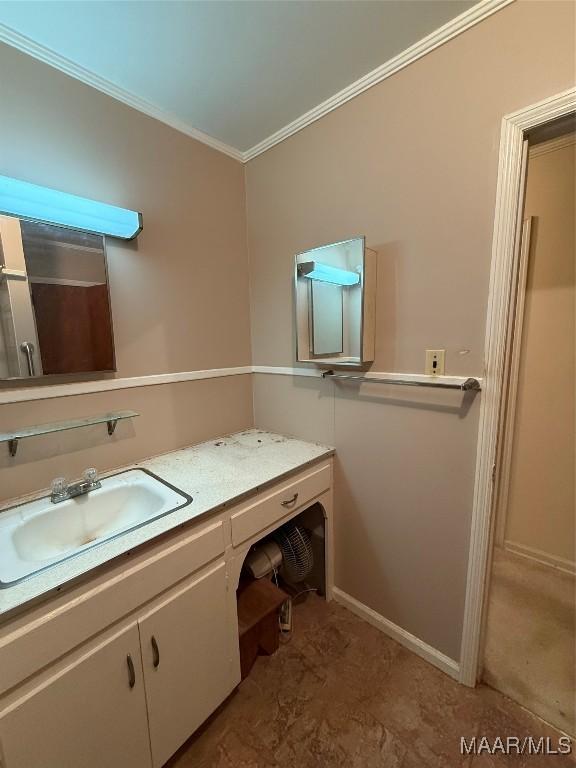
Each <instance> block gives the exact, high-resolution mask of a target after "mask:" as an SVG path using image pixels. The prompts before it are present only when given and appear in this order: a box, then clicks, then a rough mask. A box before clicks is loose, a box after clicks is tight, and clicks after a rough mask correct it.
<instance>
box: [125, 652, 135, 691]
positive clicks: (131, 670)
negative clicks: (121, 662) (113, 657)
mask: <svg viewBox="0 0 576 768" xmlns="http://www.w3.org/2000/svg"><path fill="white" fill-rule="evenodd" d="M126 664H128V685H129V686H130V688H134V686H135V685H136V672H135V671H134V662H133V661H132V656H130V654H128V655H127V656H126Z"/></svg>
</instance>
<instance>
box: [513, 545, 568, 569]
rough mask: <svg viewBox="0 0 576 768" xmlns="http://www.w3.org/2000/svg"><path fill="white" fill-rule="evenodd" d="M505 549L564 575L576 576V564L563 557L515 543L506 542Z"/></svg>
mask: <svg viewBox="0 0 576 768" xmlns="http://www.w3.org/2000/svg"><path fill="white" fill-rule="evenodd" d="M504 549H505V550H506V551H508V552H512V554H514V555H519V556H520V557H526V558H528V559H529V560H535V561H536V562H537V563H541V564H542V565H548V566H550V567H551V568H556V569H557V570H559V571H563V572H564V573H569V574H571V575H574V574H576V563H574V562H573V561H572V560H566V559H565V558H563V557H557V556H556V555H550V554H548V552H544V551H543V550H541V549H534V548H533V547H527V546H526V545H525V544H518V543H516V542H515V541H508V540H506V541H505V542H504Z"/></svg>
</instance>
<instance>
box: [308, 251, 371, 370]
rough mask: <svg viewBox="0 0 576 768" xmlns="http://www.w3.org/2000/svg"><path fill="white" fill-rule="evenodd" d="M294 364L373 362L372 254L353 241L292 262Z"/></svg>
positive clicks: (357, 363) (309, 254) (309, 252)
mask: <svg viewBox="0 0 576 768" xmlns="http://www.w3.org/2000/svg"><path fill="white" fill-rule="evenodd" d="M295 283H296V288H295V290H296V336H297V344H296V347H297V360H298V361H299V362H315V363H320V364H338V365H362V364H363V363H368V362H372V361H373V360H374V321H375V299H376V253H375V252H374V251H371V250H370V249H369V248H366V245H365V239H364V238H363V237H356V238H353V239H351V240H344V241H342V242H339V243H332V244H330V245H323V246H321V247H319V248H313V249H312V250H310V251H304V252H303V253H299V254H298V255H297V256H296V264H295Z"/></svg>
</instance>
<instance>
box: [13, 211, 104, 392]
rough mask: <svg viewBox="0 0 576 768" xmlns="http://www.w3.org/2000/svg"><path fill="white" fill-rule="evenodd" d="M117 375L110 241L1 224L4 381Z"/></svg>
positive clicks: (34, 225)
mask: <svg viewBox="0 0 576 768" xmlns="http://www.w3.org/2000/svg"><path fill="white" fill-rule="evenodd" d="M115 368H116V366H115V359H114V340H113V333H112V317H111V312H110V297H109V290H108V277H107V267H106V251H105V246H104V237H103V236H102V235H97V234H91V233H87V232H81V231H77V230H74V229H68V228H65V227H59V226H55V225H53V224H42V223H38V222H34V221H28V220H25V219H18V218H16V217H12V216H0V379H21V378H36V377H41V376H49V375H54V374H80V373H92V372H97V371H114V370H115Z"/></svg>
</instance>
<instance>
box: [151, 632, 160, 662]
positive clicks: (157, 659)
mask: <svg viewBox="0 0 576 768" xmlns="http://www.w3.org/2000/svg"><path fill="white" fill-rule="evenodd" d="M150 644H151V645H152V654H153V655H152V664H153V665H154V669H157V668H158V665H159V664H160V649H159V648H158V643H157V642H156V638H155V637H154V635H152V637H151V638H150Z"/></svg>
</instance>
